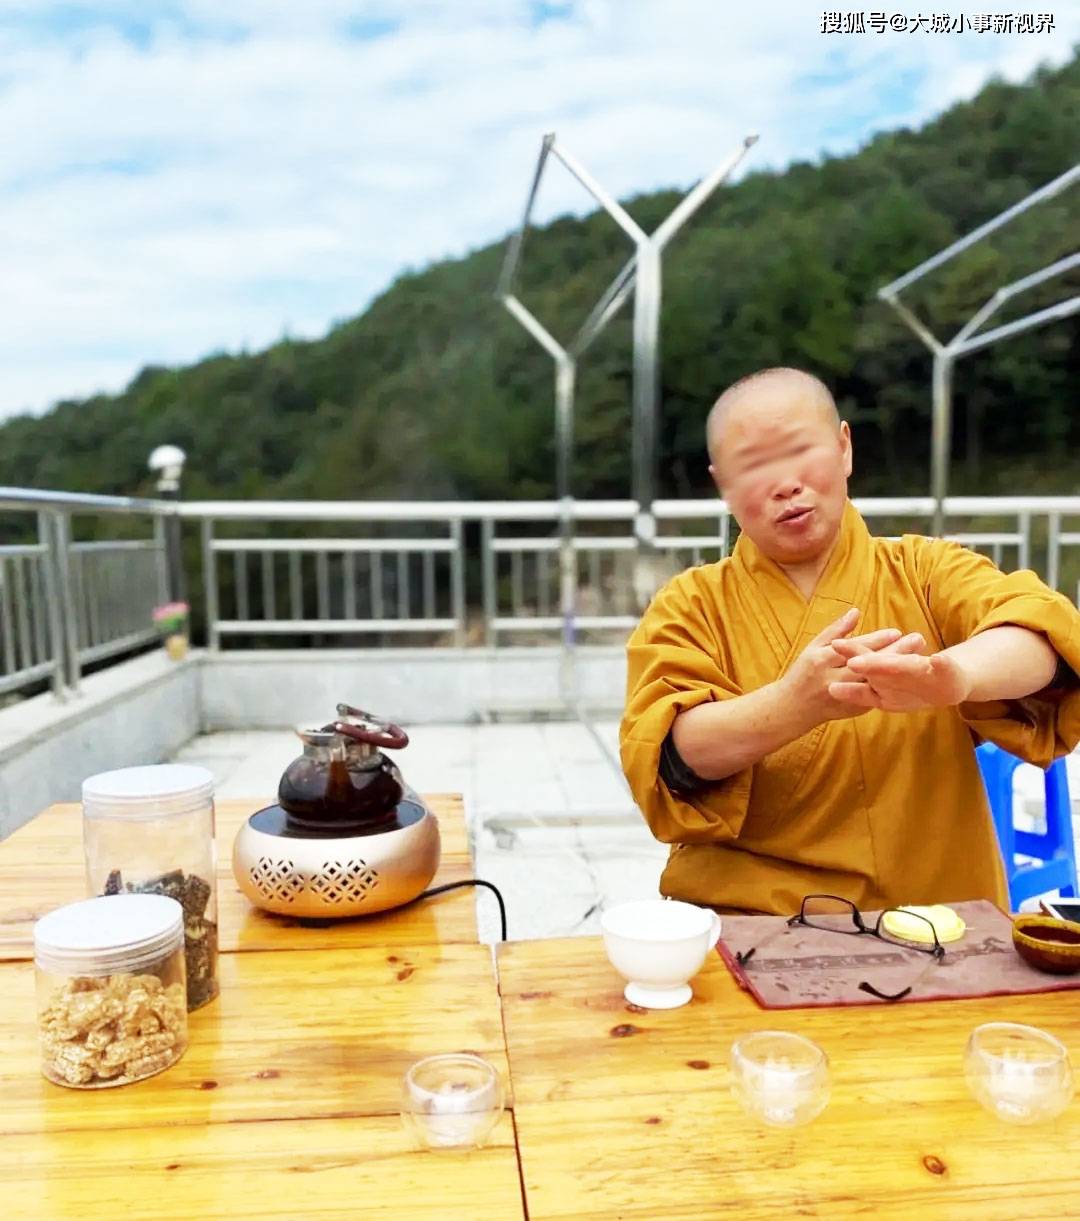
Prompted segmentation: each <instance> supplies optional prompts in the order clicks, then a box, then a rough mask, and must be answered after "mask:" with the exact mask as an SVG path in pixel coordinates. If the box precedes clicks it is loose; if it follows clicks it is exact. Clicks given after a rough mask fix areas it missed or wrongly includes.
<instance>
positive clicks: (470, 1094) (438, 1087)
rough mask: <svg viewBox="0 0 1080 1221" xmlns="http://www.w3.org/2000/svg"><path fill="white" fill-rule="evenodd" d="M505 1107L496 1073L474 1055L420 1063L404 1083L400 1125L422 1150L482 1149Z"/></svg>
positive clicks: (432, 1058)
mask: <svg viewBox="0 0 1080 1221" xmlns="http://www.w3.org/2000/svg"><path fill="white" fill-rule="evenodd" d="M503 1105H504V1097H503V1087H502V1081H501V1080H500V1078H499V1074H498V1072H497V1071H496V1069H495V1068H494V1066H493V1065H492V1064H490V1063H488V1061H487V1060H485V1059H484V1058H483V1057H482V1056H476V1055H473V1054H472V1053H471V1052H451V1053H448V1054H446V1055H438V1056H427V1057H426V1058H425V1059H423V1060H417V1062H416V1063H415V1064H414V1065H412V1067H411V1068H410V1069H409V1070H408V1071H407V1072H406V1074H405V1076H404V1077H403V1078H402V1081H401V1118H402V1122H403V1123H404V1124H405V1127H406V1128H407V1129H408V1130H409V1132H410V1133H411V1134H412V1136H413V1139H414V1140H415V1142H416V1144H417V1145H418V1146H419V1147H420V1148H426V1149H479V1148H481V1147H482V1146H483V1145H485V1144H486V1143H487V1140H488V1137H490V1135H491V1133H492V1132H493V1131H494V1130H495V1126H496V1124H498V1122H499V1118H500V1116H501V1115H502V1113H503Z"/></svg>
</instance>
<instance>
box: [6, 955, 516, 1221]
mask: <svg viewBox="0 0 1080 1221" xmlns="http://www.w3.org/2000/svg"><path fill="white" fill-rule="evenodd" d="M221 989H222V990H221V996H220V997H219V998H218V1000H216V1001H214V1002H212V1003H211V1004H210V1005H208V1006H206V1007H204V1008H203V1009H200V1010H198V1011H196V1012H195V1013H193V1014H192V1015H190V1021H191V1028H190V1036H191V1043H190V1046H189V1048H188V1050H187V1052H186V1053H185V1055H184V1057H183V1058H182V1059H181V1060H180V1062H179V1063H178V1064H176V1065H174V1066H173V1067H172V1068H170V1069H168V1070H167V1071H166V1072H164V1073H161V1074H159V1075H158V1076H157V1077H153V1078H150V1079H148V1080H146V1081H141V1082H137V1083H135V1084H132V1085H127V1086H123V1087H119V1088H115V1089H103V1090H94V1091H82V1090H70V1089H65V1088H64V1087H62V1086H56V1085H53V1084H51V1083H50V1082H47V1081H45V1079H44V1078H43V1077H41V1075H40V1073H39V1071H38V1046H37V1030H36V1025H35V1021H34V1011H35V1006H34V993H33V968H32V966H31V964H29V963H4V964H0V997H2V998H3V999H2V1002H0V1046H3V1048H4V1053H5V1054H4V1055H3V1057H0V1135H2V1139H0V1191H2V1192H3V1198H4V1208H3V1216H4V1217H5V1218H16V1217H18V1218H24V1217H26V1218H30V1217H33V1218H39V1219H44V1218H48V1219H49V1221H55V1219H61V1218H69V1217H70V1218H76V1217H78V1218H97V1217H100V1218H110V1219H112V1218H115V1217H121V1216H122V1217H147V1218H150V1217H154V1218H184V1219H185V1221H192V1219H194V1218H204V1217H225V1216H228V1217H259V1218H279V1217H280V1218H286V1217H287V1218H294V1219H295V1218H305V1219H306V1218H309V1217H311V1218H316V1217H320V1218H321V1217H352V1218H355V1217H365V1216H380V1215H386V1216H394V1217H403V1218H405V1217H416V1218H461V1219H462V1221H474V1218H476V1217H491V1218H503V1217H506V1218H514V1217H521V1216H522V1215H523V1213H522V1204H521V1192H520V1180H519V1176H518V1171H517V1160H516V1152H515V1144H514V1133H513V1124H512V1120H511V1118H510V1116H509V1115H507V1116H505V1117H504V1119H503V1121H502V1123H501V1124H500V1126H499V1128H498V1129H497V1131H496V1133H495V1135H494V1138H493V1142H492V1144H491V1146H489V1147H488V1148H486V1149H484V1150H482V1151H480V1152H477V1153H472V1154H465V1153H452V1152H451V1153H448V1154H446V1153H443V1152H439V1153H433V1152H428V1151H418V1150H415V1149H413V1148H412V1147H411V1146H410V1144H409V1141H408V1139H407V1136H406V1134H405V1132H404V1131H403V1129H402V1127H401V1124H400V1120H399V1118H398V1108H399V1094H398V1090H399V1084H400V1079H401V1075H402V1074H403V1073H404V1071H405V1069H406V1068H407V1067H408V1065H409V1064H411V1063H412V1062H413V1061H415V1060H417V1059H419V1058H420V1057H421V1056H424V1055H430V1054H433V1053H436V1052H442V1051H475V1052H478V1053H479V1054H481V1055H483V1056H485V1057H487V1058H488V1059H489V1060H491V1061H492V1063H494V1064H495V1065H496V1066H497V1067H498V1069H499V1071H500V1072H501V1073H502V1074H503V1076H504V1079H505V1076H506V1060H505V1055H504V1045H503V1038H502V1028H501V1021H500V1013H499V999H498V993H497V989H496V984H495V974H494V966H493V962H492V958H491V952H490V950H489V948H488V947H486V946H480V945H472V946H467V945H444V946H430V947H418V948H415V949H409V950H397V951H395V950H392V949H388V948H380V949H372V948H368V949H350V950H312V951H282V952H276V953H250V954H229V955H224V956H223V957H222V960H221Z"/></svg>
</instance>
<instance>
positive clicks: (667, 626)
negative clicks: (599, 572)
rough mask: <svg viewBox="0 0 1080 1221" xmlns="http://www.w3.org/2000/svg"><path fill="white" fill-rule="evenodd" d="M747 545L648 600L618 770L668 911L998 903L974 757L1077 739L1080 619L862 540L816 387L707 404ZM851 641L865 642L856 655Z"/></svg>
mask: <svg viewBox="0 0 1080 1221" xmlns="http://www.w3.org/2000/svg"><path fill="white" fill-rule="evenodd" d="M707 440H708V447H709V456H710V460H711V465H710V468H709V470H710V473H711V474H712V476H713V479H714V481H715V483H716V485H717V487H718V489H719V490H720V492H721V494H722V495H723V496H724V497H725V499H726V500H727V503H728V505H729V507H730V509H731V512H732V514H733V515H734V517H735V518H736V520H737V521H738V523H739V526H740V528H741V534H740V536H739V539H738V541H737V543H736V545H735V547H734V550H733V552H732V554H731V556H730V557H728V558H726V559H723V560H721V561H720V562H719V563H716V564H707V565H703V566H700V567H696V568H691V569H689V570H687V571H686V572H683V573H681V574H680V575H679V576H677V577H675V578H674V579H673V580H671V581H670V582H668V584H667V585H666V586H665V587H664V588H663V589H661V591H660V592H659V593H658V594H657V595H656V597H655V599H654V600H653V602H652V604H651V606H650V607H649V609H648V610H647V611H646V613H645V615H644V616H643V618H642V620H641V623H640V624H639V626H638V627H637V629H636V630H635V631H634V633H633V635H632V636H631V638H630V641H629V645H628V687H627V703H626V712H625V716H624V718H623V722H622V726H621V729H620V746H621V755H622V764H623V769H624V771H625V773H626V776H627V779H628V781H629V783H630V787H631V789H632V791H633V794H634V797H635V799H636V801H637V803H638V805H639V806H640V808H641V810H642V812H643V813H644V815H645V818H646V820H647V821H648V824H649V826H650V828H651V829H652V832H653V834H654V835H655V836H656V838H657V839H658V840H660V841H662V842H664V843H668V844H670V845H671V851H670V854H669V857H668V862H667V866H666V867H665V870H664V873H663V877H662V879H661V884H660V888H661V891H662V892H663V893H664V894H666V895H669V896H671V897H673V898H679V899H686V900H688V901H690V902H694V903H701V904H708V905H711V906H714V907H718V908H720V909H725V910H732V911H751V912H769V913H775V914H781V915H790V914H792V913H794V912H797V911H798V910H799V905H800V903H801V901H802V899H803V897H804V896H805V895H807V894H832V895H839V896H841V897H843V898H847V899H850V900H851V901H852V902H854V903H855V904H856V905H857V906H858V907H859V908H860V909H878V908H882V907H890V906H897V905H901V904H929V903H948V902H957V901H961V900H964V899H976V898H985V899H991V900H993V901H995V902H996V903H997V904H998V905H999V906H1001V907H1003V908H1006V909H1007V907H1008V892H1007V889H1006V885H1005V878H1004V873H1003V868H1002V861H1001V856H1000V853H999V850H998V845H997V840H996V836H995V831H994V826H993V822H992V819H991V816H990V811H989V806H988V803H987V798H986V793H985V789H984V787H983V784H982V779H981V776H980V773H979V767H978V762H977V760H976V757H975V751H974V748H975V746H976V745H977V743H978V742H979V741H980V740H984V739H985V740H989V741H993V742H996V743H998V744H999V745H1000V746H1002V747H1004V748H1005V749H1006V750H1009V751H1011V752H1013V753H1014V754H1016V755H1019V756H1021V757H1023V758H1024V759H1026V760H1028V761H1029V762H1031V763H1035V764H1038V765H1039V766H1041V767H1047V766H1049V764H1050V763H1051V762H1052V761H1053V759H1054V758H1056V757H1057V756H1059V755H1062V754H1065V753H1067V752H1068V751H1070V750H1071V749H1072V748H1073V747H1074V746H1075V745H1076V743H1077V741H1078V739H1080V683H1078V682H1077V678H1076V671H1077V670H1080V613H1078V612H1077V610H1076V608H1075V607H1074V606H1073V605H1072V603H1071V602H1070V601H1069V600H1068V599H1067V598H1065V597H1063V596H1062V595H1061V594H1058V593H1055V592H1053V591H1052V590H1050V589H1049V588H1048V587H1047V586H1046V585H1044V584H1043V582H1042V581H1040V580H1039V578H1038V577H1037V576H1035V574H1034V573H1032V572H1027V571H1025V572H1015V573H1010V574H1007V575H1006V574H1004V573H1002V572H1001V571H1000V570H999V569H998V568H997V567H995V565H994V564H992V563H991V562H990V561H989V560H988V559H986V558H985V557H983V556H980V555H977V554H975V553H974V552H972V551H970V550H967V549H966V548H964V547H962V546H959V545H958V544H955V543H950V542H945V541H943V540H941V539H936V538H924V537H921V536H916V535H906V536H905V537H904V538H902V539H900V540H899V541H890V540H888V539H884V538H875V537H872V536H871V535H870V533H869V531H868V530H867V528H866V524H865V523H864V521H863V519H862V518H861V516H860V515H859V513H858V512H857V511H856V509H855V508H854V506H853V505H852V504H851V502H850V501H849V500H848V498H847V480H848V476H849V475H850V473H851V461H852V447H851V436H850V432H849V429H848V425H847V423H846V422H841V421H840V420H839V417H838V415H837V411H836V406H835V403H834V402H833V400H832V396H831V395H830V394H829V392H828V390H827V389H826V387H825V386H824V385H823V384H822V383H821V382H819V381H818V380H817V379H816V378H814V377H811V376H810V375H809V374H806V373H802V372H800V371H798V370H793V369H770V370H765V371H764V372H762V373H758V374H754V375H752V376H751V377H749V378H744V379H743V380H742V381H741V382H737V383H736V384H735V385H734V386H733V387H731V388H730V389H729V390H727V391H726V392H725V393H724V394H723V395H721V397H720V399H719V400H718V401H717V403H716V406H715V407H714V408H713V410H712V412H711V414H710V417H709V422H708V429H707ZM856 628H857V629H858V634H854V633H855V632H856Z"/></svg>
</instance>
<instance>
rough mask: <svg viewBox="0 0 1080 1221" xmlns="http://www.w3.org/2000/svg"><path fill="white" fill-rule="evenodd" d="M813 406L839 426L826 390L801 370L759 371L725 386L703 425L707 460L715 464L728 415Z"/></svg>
mask: <svg viewBox="0 0 1080 1221" xmlns="http://www.w3.org/2000/svg"><path fill="white" fill-rule="evenodd" d="M787 404H791V405H792V406H794V405H796V404H800V405H813V406H815V407H817V408H819V409H820V410H821V412H822V413H823V414H824V415H825V417H826V419H827V420H828V422H829V423H830V424H832V425H833V426H834V427H835V428H837V429H839V427H840V414H839V412H838V411H837V410H836V402H835V401H834V399H833V396H832V395H831V394H830V393H829V388H828V387H827V386H826V385H825V383H824V382H823V381H820V380H819V379H818V378H816V377H814V375H813V374H812V373H804V372H803V371H802V369H785V368H777V369H762V370H761V371H760V372H758V373H751V374H750V375H749V376H748V377H743V378H740V379H739V381H737V382H735V383H734V384H733V385H731V386H729V387H728V388H727V389H726V390H725V391H724V393H723V394H721V395H720V397H719V398H718V399H717V400H716V402H715V403H714V404H713V408H712V410H711V411H710V412H709V418H708V420H707V421H706V424H705V443H706V445H707V447H708V450H709V461H710V462H712V463H714V464H715V463H716V461H717V456H718V454H719V450H720V442H721V439H722V435H723V432H724V425H725V423H726V422H727V419H728V417H729V416H730V415H732V414H733V413H735V412H738V413H739V414H740V415H741V414H742V413H743V412H753V411H756V410H759V409H766V408H773V409H775V408H780V409H782V408H783V407H784V406H785V405H787Z"/></svg>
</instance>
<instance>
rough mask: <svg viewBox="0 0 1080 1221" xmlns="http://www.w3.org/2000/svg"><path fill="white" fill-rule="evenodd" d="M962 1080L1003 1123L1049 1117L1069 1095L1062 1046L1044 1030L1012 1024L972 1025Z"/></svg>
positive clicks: (1067, 1067)
mask: <svg viewBox="0 0 1080 1221" xmlns="http://www.w3.org/2000/svg"><path fill="white" fill-rule="evenodd" d="M964 1077H965V1078H966V1080H967V1084H968V1089H969V1090H970V1091H971V1093H972V1094H973V1095H974V1097H975V1099H976V1101H977V1102H979V1103H981V1105H982V1106H983V1107H985V1108H986V1110H988V1111H989V1112H990V1114H991V1115H994V1116H996V1117H997V1118H998V1119H1001V1120H1004V1121H1005V1122H1006V1123H1015V1124H1034V1123H1041V1122H1044V1121H1046V1120H1050V1119H1053V1118H1055V1117H1056V1116H1058V1115H1060V1114H1061V1112H1062V1111H1064V1110H1065V1108H1066V1107H1067V1106H1068V1105H1069V1102H1070V1100H1071V1099H1072V1096H1073V1074H1072V1065H1071V1064H1070V1062H1069V1053H1068V1051H1067V1050H1066V1048H1065V1045H1064V1044H1063V1043H1061V1042H1059V1041H1058V1040H1057V1039H1055V1038H1054V1036H1053V1035H1052V1034H1047V1033H1046V1031H1045V1030H1039V1029H1037V1028H1036V1027H1035V1026H1021V1025H1019V1024H1017V1023H1016V1022H987V1023H985V1024H984V1025H982V1026H976V1027H975V1029H974V1030H973V1031H972V1032H971V1037H970V1038H969V1039H968V1042H967V1047H966V1048H965V1050H964Z"/></svg>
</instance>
